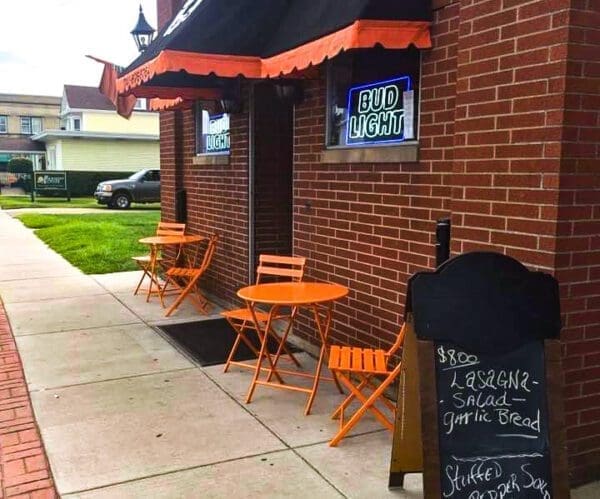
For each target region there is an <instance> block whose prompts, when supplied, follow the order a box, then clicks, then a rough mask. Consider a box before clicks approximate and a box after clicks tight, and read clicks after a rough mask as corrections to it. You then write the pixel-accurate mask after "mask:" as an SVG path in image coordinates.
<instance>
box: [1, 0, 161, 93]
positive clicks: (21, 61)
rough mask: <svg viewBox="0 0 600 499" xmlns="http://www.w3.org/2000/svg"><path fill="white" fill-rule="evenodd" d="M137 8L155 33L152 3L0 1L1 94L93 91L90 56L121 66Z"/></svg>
mask: <svg viewBox="0 0 600 499" xmlns="http://www.w3.org/2000/svg"><path fill="white" fill-rule="evenodd" d="M140 3H141V4H142V7H143V8H144V14H145V15H146V19H147V20H148V22H149V23H150V24H151V25H152V27H154V28H156V0H141V1H140V0H0V26H1V28H0V93H16V94H39V95H56V96H60V95H62V88H63V85H65V84H71V85H90V86H98V84H99V82H100V76H101V74H102V66H101V65H100V64H98V63H96V62H93V61H90V60H89V59H87V58H86V57H85V56H86V54H91V55H95V56H96V57H99V58H101V59H105V60H108V61H111V62H114V63H115V64H119V65H122V66H126V65H127V64H128V63H129V62H131V61H132V60H133V59H134V58H135V57H136V55H137V48H136V46H135V43H134V41H133V38H132V36H131V34H130V32H131V30H132V29H133V27H134V26H135V24H136V22H137V18H138V12H139V5H140Z"/></svg>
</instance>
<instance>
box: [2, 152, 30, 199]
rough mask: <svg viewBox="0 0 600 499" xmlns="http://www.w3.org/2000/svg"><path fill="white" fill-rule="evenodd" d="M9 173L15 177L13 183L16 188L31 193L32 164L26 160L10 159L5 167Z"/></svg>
mask: <svg viewBox="0 0 600 499" xmlns="http://www.w3.org/2000/svg"><path fill="white" fill-rule="evenodd" d="M7 170H8V172H9V173H13V174H14V175H15V176H16V177H17V181H16V182H14V183H13V185H14V186H16V187H21V188H22V189H24V190H25V191H26V192H31V177H32V175H33V163H32V162H31V160H30V159H26V158H12V159H11V160H10V161H9V162H8V165H7Z"/></svg>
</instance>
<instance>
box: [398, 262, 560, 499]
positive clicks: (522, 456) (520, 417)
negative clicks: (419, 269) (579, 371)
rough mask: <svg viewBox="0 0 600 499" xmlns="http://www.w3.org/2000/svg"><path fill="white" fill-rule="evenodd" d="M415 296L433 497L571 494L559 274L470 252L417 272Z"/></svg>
mask: <svg viewBox="0 0 600 499" xmlns="http://www.w3.org/2000/svg"><path fill="white" fill-rule="evenodd" d="M409 300H410V301H409V303H407V309H408V314H409V315H410V316H411V318H412V321H413V323H414V329H415V333H416V337H417V339H418V340H419V341H418V344H419V346H418V348H419V364H420V365H419V372H420V381H421V387H420V392H421V396H420V401H421V402H420V404H421V411H422V433H423V455H424V474H425V477H424V478H425V480H424V483H425V494H426V497H444V498H469V499H479V498H482V499H483V498H489V499H494V498H501V497H502V498H509V497H515V498H516V497H519V498H520V497H524V498H530V497H531V498H538V497H539V498H552V497H563V495H562V493H563V491H564V490H568V489H567V485H566V473H565V471H566V466H565V459H564V448H563V447H564V444H563V441H562V437H561V429H560V426H561V421H560V420H561V417H557V415H558V416H562V407H559V406H558V403H557V400H558V401H560V395H559V394H558V393H559V392H560V376H557V372H556V365H557V364H556V363H551V362H549V358H551V360H552V361H553V362H554V361H555V360H556V358H557V357H558V356H559V355H557V353H556V352H557V351H558V341H557V338H558V335H559V332H560V309H559V298H558V284H557V282H556V280H555V279H554V278H553V277H552V276H550V275H548V274H543V273H539V272H530V271H528V270H527V269H526V268H525V267H524V266H523V265H521V264H520V263H519V262H517V261H516V260H514V259H512V258H509V257H506V256H504V255H500V254H496V253H483V252H478V253H470V254H465V255H461V256H459V257H457V258H455V259H453V260H450V261H448V262H446V263H445V264H444V265H442V266H441V267H440V268H439V269H438V270H437V271H436V272H431V273H420V274H417V275H415V276H413V278H412V279H411V281H410V283H409ZM548 352H550V355H549V356H548ZM548 357H549V358H548ZM549 366H550V367H549ZM549 385H551V386H549ZM550 393H551V395H550ZM433 433H435V435H433ZM554 447H556V448H554Z"/></svg>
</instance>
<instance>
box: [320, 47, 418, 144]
mask: <svg viewBox="0 0 600 499" xmlns="http://www.w3.org/2000/svg"><path fill="white" fill-rule="evenodd" d="M418 58H419V62H418V88H416V86H415V85H414V83H413V88H412V90H413V91H414V90H417V94H416V97H415V102H414V103H413V105H414V121H415V122H414V124H413V130H414V136H415V137H414V138H413V139H406V140H401V141H396V142H384V143H379V144H378V143H376V142H373V143H367V144H335V145H332V144H330V143H329V139H330V134H331V131H332V130H331V106H332V104H333V85H332V73H333V65H334V64H335V63H336V58H332V59H329V60H328V61H327V62H326V67H325V137H324V150H325V152H326V151H328V150H331V151H336V150H349V149H351V150H355V149H358V150H360V149H382V148H396V147H411V146H412V147H415V146H418V144H419V137H420V128H421V127H420V124H421V88H420V87H421V80H422V72H423V54H422V52H421V51H420V50H419V51H418ZM365 84H368V82H365Z"/></svg>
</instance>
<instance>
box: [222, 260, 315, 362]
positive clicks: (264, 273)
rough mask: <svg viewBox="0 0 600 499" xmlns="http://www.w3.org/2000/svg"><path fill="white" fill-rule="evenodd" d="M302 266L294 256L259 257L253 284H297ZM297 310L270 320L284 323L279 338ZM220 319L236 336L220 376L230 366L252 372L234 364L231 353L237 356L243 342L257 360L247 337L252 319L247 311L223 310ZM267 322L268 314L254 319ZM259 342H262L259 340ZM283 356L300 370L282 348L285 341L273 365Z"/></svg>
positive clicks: (260, 313) (288, 353)
mask: <svg viewBox="0 0 600 499" xmlns="http://www.w3.org/2000/svg"><path fill="white" fill-rule="evenodd" d="M305 264H306V258H304V257H295V256H277V255H260V256H259V261H258V267H257V269H256V284H260V283H263V282H264V281H265V279H269V278H270V277H273V278H282V277H283V278H285V279H286V280H291V281H295V282H299V281H301V280H302V277H303V276H304V266H305ZM296 313H297V309H296V308H295V307H294V308H293V309H292V310H291V312H290V314H279V315H277V316H276V317H274V318H273V319H274V320H275V319H283V320H286V321H287V326H286V330H285V332H284V334H283V335H282V338H286V337H287V334H288V332H289V330H290V328H291V327H292V323H293V322H294V318H295V316H296ZM221 315H222V316H223V317H225V318H226V319H227V321H228V322H229V324H230V325H231V327H232V328H233V329H234V330H235V332H236V333H237V337H236V339H235V342H234V343H233V347H232V348H231V352H229V356H228V357H227V362H226V363H225V367H224V369H223V372H227V370H228V369H229V366H230V365H231V364H234V365H237V366H241V367H246V368H250V369H255V367H256V366H255V365H253V364H248V363H246V362H238V361H234V360H233V358H234V356H235V353H236V352H237V350H238V348H239V346H240V343H241V342H242V341H243V342H244V343H245V344H246V346H248V348H250V350H252V352H253V353H254V354H256V357H257V358H258V356H259V351H258V350H257V349H256V348H255V347H254V344H253V343H252V341H250V339H249V338H248V336H247V333H248V331H250V330H254V331H256V326H255V324H254V321H253V320H252V315H251V314H250V311H249V310H248V308H237V309H235V310H227V311H225V312H221ZM268 318H269V314H268V313H267V312H262V311H257V312H256V319H257V320H258V321H259V322H261V323H263V324H266V323H267V320H268ZM260 334H261V332H260V331H257V335H260ZM269 334H270V335H271V336H272V337H274V338H276V339H277V338H279V336H277V335H276V334H274V333H269ZM259 339H262V338H259ZM283 352H285V353H286V354H287V355H289V357H290V359H291V360H292V362H293V363H294V364H296V366H298V367H300V362H298V360H297V359H296V357H294V355H293V354H292V352H290V351H289V349H288V348H287V347H286V345H285V341H283V342H280V343H279V346H278V349H277V353H276V354H275V360H274V362H275V363H277V361H278V359H279V357H280V355H281V353H283Z"/></svg>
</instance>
